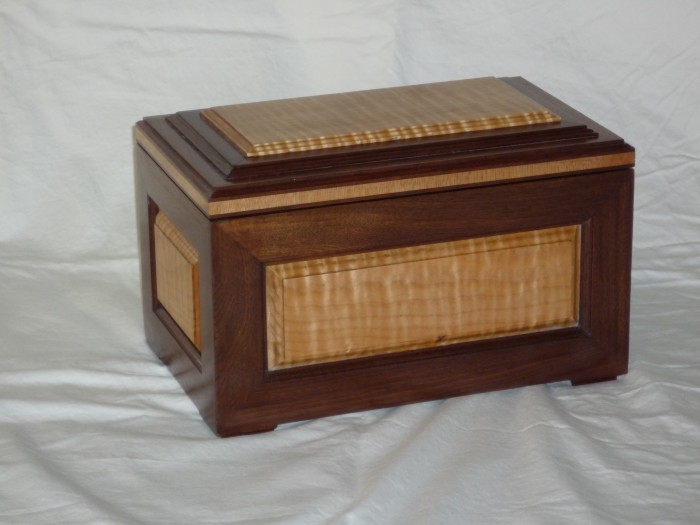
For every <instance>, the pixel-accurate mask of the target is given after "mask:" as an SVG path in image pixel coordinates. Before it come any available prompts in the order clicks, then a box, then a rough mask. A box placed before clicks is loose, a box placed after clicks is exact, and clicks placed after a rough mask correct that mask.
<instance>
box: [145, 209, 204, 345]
mask: <svg viewBox="0 0 700 525" xmlns="http://www.w3.org/2000/svg"><path fill="white" fill-rule="evenodd" d="M153 236H154V244H155V271H156V295H157V297H158V301H159V302H160V304H162V305H163V308H165V309H166V310H167V311H168V313H169V314H170V316H171V317H172V318H173V320H174V321H175V322H176V323H177V324H178V326H180V328H181V329H182V331H183V332H184V333H185V334H186V335H187V337H189V339H190V341H192V343H193V344H194V346H195V347H196V348H197V349H198V350H199V351H200V352H201V345H202V342H201V336H200V319H199V266H198V257H197V252H196V251H195V249H194V248H193V247H192V245H191V244H190V243H189V242H188V241H187V239H185V237H184V236H183V235H182V233H181V232H180V230H178V229H177V228H176V227H175V225H174V224H173V223H172V222H170V220H169V219H168V218H167V217H166V216H165V214H163V213H162V212H159V213H158V214H157V215H156V219H155V224H154V227H153Z"/></svg>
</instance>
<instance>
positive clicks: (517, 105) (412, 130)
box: [202, 77, 561, 157]
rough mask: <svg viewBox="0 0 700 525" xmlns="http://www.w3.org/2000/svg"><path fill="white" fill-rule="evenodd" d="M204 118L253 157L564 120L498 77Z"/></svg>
mask: <svg viewBox="0 0 700 525" xmlns="http://www.w3.org/2000/svg"><path fill="white" fill-rule="evenodd" d="M202 116H203V117H204V118H205V119H206V120H208V121H209V123H210V124H211V125H212V126H213V127H214V128H216V129H218V131H219V132H220V133H221V134H222V135H223V136H224V137H226V138H227V139H228V140H229V141H230V142H231V143H232V144H233V145H234V146H236V147H237V148H238V149H240V150H241V152H242V153H244V154H245V155H246V156H248V157H261V156H266V155H276V154H280V153H290V152H298V151H314V150H321V149H328V148H336V147H341V146H355V145H359V144H370V143H375V142H391V141H396V140H403V139H411V138H419V137H430V136H440V135H450V134H455V133H464V132H470V131H482V130H490V129H498V128H505V127H513V126H524V125H528V124H542V123H548V122H559V121H560V120H561V119H560V118H559V117H558V116H557V115H555V114H554V113H552V112H551V111H550V110H548V109H547V108H545V107H544V106H542V105H541V104H539V103H537V102H535V101H534V100H532V99H530V98H529V97H527V96H526V95H524V94H522V93H521V92H520V91H518V90H516V89H515V88H513V87H511V86H510V85H508V84H507V83H506V82H504V81H502V80H500V79H497V78H493V77H488V78H477V79H468V80H455V81H451V82H438V83H433V84H422V85H417V86H402V87H395V88H385V89H373V90H368V91H356V92H352V93H336V94H331V95H319V96H313V97H302V98H293V99H284V100H271V101H265V102H253V103H248V104H235V105H230V106H219V107H216V108H211V109H208V110H205V111H203V112H202Z"/></svg>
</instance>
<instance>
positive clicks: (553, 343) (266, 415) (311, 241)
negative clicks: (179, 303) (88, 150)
mask: <svg viewBox="0 0 700 525" xmlns="http://www.w3.org/2000/svg"><path fill="white" fill-rule="evenodd" d="M632 179H633V175H632V172H631V171H629V170H620V171H614V172H606V173H601V174H595V175H589V176H579V177H561V178H558V179H552V180H547V181H532V182H523V183H518V184H509V185H504V186H493V187H483V188H478V189H470V190H460V191H452V192H445V193H436V194H425V195H418V196H411V197H402V198H396V199H385V200H378V201H368V202H361V203H352V204H344V205H339V206H330V207H320V208H314V209H308V210H295V211H289V212H281V213H275V214H267V215H259V216H253V217H246V218H240V219H236V220H227V221H217V223H216V224H215V233H214V245H215V248H214V252H215V253H216V255H215V257H214V259H215V260H214V278H215V280H216V281H217V283H218V295H217V297H216V298H215V311H216V319H215V324H216V326H217V340H220V341H230V342H231V347H232V348H235V349H236V350H235V351H228V352H220V353H219V354H217V356H218V357H219V359H218V360H217V374H216V375H217V377H218V378H219V381H218V387H219V390H218V395H219V396H220V397H221V398H223V399H227V400H229V403H228V405H227V410H226V414H219V416H220V417H219V424H220V427H219V431H220V432H222V433H223V434H235V433H237V432H238V431H237V429H238V428H239V426H243V427H245V428H249V425H253V424H255V423H259V424H261V425H262V426H269V425H270V424H278V423H281V422H285V421H293V420H298V419H308V418H313V417H319V416H322V415H329V414H335V413H339V412H344V411H348V410H362V409H369V408H378V407H383V406H390V405H394V404H400V403H407V402H416V401H423V400H427V399H437V398H443V397H448V396H452V395H459V394H464V393H473V392H483V391H487V390H494V389H498V388H511V387H515V386H524V385H527V384H534V383H540V382H549V381H560V380H565V379H573V380H574V381H576V382H581V381H584V380H585V378H587V377H589V376H591V375H593V376H595V377H602V376H612V375H620V374H623V373H625V372H626V366H627V365H626V363H627V344H626V331H627V322H626V315H627V314H626V312H628V303H627V299H626V298H627V297H628V292H629V278H628V274H626V270H627V269H628V263H627V260H628V258H629V246H630V237H629V233H630V227H629V222H630V218H631V211H630V210H631V202H632V201H631V192H632ZM568 224H580V225H582V228H583V230H584V231H585V235H586V236H587V238H588V240H587V241H586V243H585V245H586V246H585V247H584V250H583V251H584V253H583V255H582V266H583V267H584V272H583V282H582V293H581V310H582V311H585V312H586V314H585V315H584V316H582V322H581V325H580V327H579V328H577V329H564V330H554V331H551V332H547V333H540V334H535V335H526V336H516V337H512V338H502V339H499V340H492V341H480V342H470V343H463V344H457V345H453V346H451V347H441V348H436V349H432V350H422V351H415V352H404V353H402V354H400V355H392V356H379V357H371V358H366V359H357V360H353V361H352V362H350V361H344V362H339V363H327V364H323V365H313V366H309V367H298V368H295V369H290V370H279V371H268V370H267V369H266V363H265V344H264V343H265V312H264V304H263V296H262V294H261V290H262V289H263V286H264V283H263V268H264V265H265V264H269V263H279V262H284V261H293V260H300V259H306V258H314V257H327V256H332V255H338V254H347V253H353V252H364V251H371V250H378V249H383V248H394V247H400V246H410V245H417V244H422V243H426V242H431V241H432V242H440V241H449V240H455V239H458V238H467V237H471V236H481V235H491V234H499V233H507V232H514V231H522V230H532V229H537V228H545V227H550V226H556V225H568ZM603 245H605V246H606V248H605V249H602V248H601V247H602V246H603ZM233 268H235V271H233V270H232V269H233ZM243 327H245V328H243ZM389 385H390V386H389ZM310 399H313V403H310V402H309V400H310Z"/></svg>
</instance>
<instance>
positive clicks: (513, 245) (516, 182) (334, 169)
mask: <svg viewBox="0 0 700 525" xmlns="http://www.w3.org/2000/svg"><path fill="white" fill-rule="evenodd" d="M135 140H136V144H135V163H136V198H137V209H138V225H139V237H140V247H141V268H142V276H143V307H144V317H145V329H146V336H147V340H148V342H149V344H150V345H151V347H152V348H153V350H154V351H155V352H156V353H157V354H158V355H159V356H160V357H161V358H162V359H163V361H164V362H165V363H166V364H167V365H168V366H169V367H170V369H171V370H172V372H173V373H174V374H175V376H176V377H177V378H178V379H179V381H180V382H181V384H182V385H183V387H184V389H185V390H186V391H187V392H188V394H189V395H190V396H191V397H192V399H193V400H194V402H195V403H196V405H197V407H198V408H199V410H200V412H201V413H202V415H203V417H204V419H205V420H206V421H207V423H208V424H209V425H210V426H211V428H212V429H213V430H214V431H215V432H217V433H218V434H219V435H222V436H230V435H236V434H244V433H251V432H260V431H265V430H271V429H273V428H275V426H276V425H278V424H280V423H284V422H289V421H297V420H304V419H311V418H317V417H322V416H328V415H331V414H338V413H342V412H351V411H360V410H368V409H374V408H379V407H386V406H391V405H398V404H403V403H412V402H418V401H425V400H431V399H439V398H445V397H450V396H459V395H463V394H469V393H475V392H484V391H488V390H495V389H505V388H513V387H519V386H524V385H531V384H536V383H545V382H554V381H562V380H570V381H571V382H572V383H574V384H581V383H589V382H595V381H603V380H608V379H614V378H616V377H617V376H618V375H620V374H624V373H626V371H627V361H628V330H629V300H630V261H631V242H632V209H633V181H634V174H633V170H632V167H633V165H634V149H633V148H632V147H631V146H629V145H628V144H626V143H625V142H624V141H623V140H622V139H621V138H620V137H618V136H616V135H614V134H612V133H611V132H610V131H608V130H606V129H605V128H603V127H601V126H600V125H599V124H596V123H595V122H593V121H591V120H590V119H588V118H587V117H585V116H584V115H582V114H580V113H578V112H577V111H575V110H574V109H572V108H570V107H568V106H566V105H565V104H563V103H562V102H560V101H558V100H557V99H555V98H553V97H552V96H550V95H548V94H547V93H545V92H544V91H542V90H540V89H538V88H537V87H535V86H534V85H532V84H530V83H528V82H527V81H526V80H524V79H522V78H500V79H497V78H482V79H473V80H461V81H453V82H442V83H436V84H426V85H419V86H407V87H399V88H390V89H380V90H371V91H363V92H356V93H343V94H335V95H323V96H316V97H305V98H298V99H289V100H277V101H269V102H259V103H251V104H239V105H233V106H223V107H216V108H212V109H206V110H202V111H185V112H181V113H175V114H173V115H167V116H158V117H150V118H145V119H144V120H143V121H141V122H139V123H137V124H136V127H135Z"/></svg>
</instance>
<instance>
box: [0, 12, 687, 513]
mask: <svg viewBox="0 0 700 525" xmlns="http://www.w3.org/2000/svg"><path fill="white" fill-rule="evenodd" d="M699 26H700V3H698V2H697V1H696V0H669V1H662V0H580V1H579V0H571V1H566V2H562V1H559V0H492V1H477V0H470V1H463V0H440V1H434V2H431V1H428V0H343V1H340V0H294V1H292V0H289V1H282V0H278V1H268V0H243V1H226V0H206V1H203V0H200V1H196V2H195V1H185V0H120V1H114V0H90V1H87V0H86V1H80V0H53V1H52V0H0V522H1V523H3V524H28V523H29V524H44V523H47V524H63V523H66V524H122V523H123V524H142V523H143V524H148V523H163V524H194V523H207V524H214V523H245V524H284V525H288V524H300V525H313V524H348V525H350V524H352V525H354V524H358V525H364V524H402V525H403V524H416V525H419V524H471V523H474V524H560V523H572V524H608V523H615V524H640V523H654V524H671V523H673V524H692V523H699V522H700V348H699V346H700V343H699V341H698V340H699V338H700V317H699V314H700V311H699V310H700V178H699V177H700V109H699V108H700V32H699V31H698V27H699ZM490 75H495V76H524V77H526V78H527V79H529V80H530V81H532V82H534V83H535V84H537V85H539V86H541V87H542V88H544V89H546V90H547V91H549V92H551V93H552V94H554V95H555V96H557V97H559V98H561V99H563V100H564V101H566V102H567V103H569V104H571V105H573V106H574V107H576V108H577V109H579V110H581V111H582V112H584V113H586V114H588V115H589V116H591V117H593V118H594V119H596V120H598V121H600V122H601V123H602V124H603V125H605V126H607V127H609V128H610V129H612V130H613V131H616V132H617V133H618V134H620V135H622V136H624V137H625V138H626V139H627V140H628V141H629V142H630V143H631V144H633V145H634V146H635V147H636V148H637V152H638V157H637V158H638V167H637V188H636V206H635V208H636V211H635V213H636V216H635V233H634V270H633V307H632V333H631V363H630V373H629V374H628V375H627V376H625V377H623V378H621V379H620V380H619V381H617V382H612V383H604V384H598V385H592V386H586V387H579V388H571V387H570V386H569V385H568V384H564V383H560V384H551V385H540V386H534V387H529V388H522V389H516V390H510V391H504V392H496V393H489V394H483V395H474V396H469V397H464V398H457V399H450V400H446V401H442V402H432V403H423V404H416V405H411V406H405V407H399V408H394V409H387V410H378V411H373V412H366V413H358V414H349V415H344V416H338V417H332V418H326V419H320V420H315V421H309V422H303V423H299V424H294V425H287V426H285V427H283V428H280V429H278V430H277V431H275V432H273V433H268V434H262V435H256V436H246V437H240V438H232V439H218V438H215V437H214V436H213V435H212V434H211V432H210V431H209V429H208V428H207V427H206V426H205V425H204V423H203V422H202V421H201V419H200V417H199V415H198V414H197V412H196V410H195V408H194V406H193V405H192V403H191V402H190V401H189V400H188V398H187V397H186V396H185V395H184V394H183V392H182V390H181V389H180V387H179V386H178V384H177V383H176V381H175V380H174V379H173V378H172V376H171V375H170V373H169V372H168V371H167V369H166V368H165V367H164V366H163V365H162V364H160V362H159V361H158V360H157V359H156V358H155V357H154V355H153V354H152V353H151V351H150V350H149V349H148V347H147V345H146V343H145V341H144V337H143V331H142V325H141V313H140V297H139V293H140V288H139V286H140V285H139V274H138V263H137V243H136V234H135V218H134V205H133V179H132V152H131V127H132V125H133V124H134V123H135V122H136V121H137V120H138V119H140V118H141V117H142V116H146V115H155V114H163V113H171V112H174V111H179V110H185V109H194V108H200V107H207V106H213V105H218V104H226V103H235V102H247V101H255V100H264V99H272V98H284V97H292V96H302V95H311V94H318V93H330V92H339V91H350V90H356V89H369V88H375V87H386V86H394V85H401V84H412V83H421V82H434V81H441V80H448V79H458V78H469V77H479V76H490Z"/></svg>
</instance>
